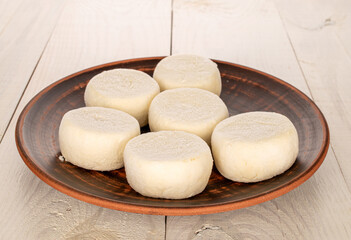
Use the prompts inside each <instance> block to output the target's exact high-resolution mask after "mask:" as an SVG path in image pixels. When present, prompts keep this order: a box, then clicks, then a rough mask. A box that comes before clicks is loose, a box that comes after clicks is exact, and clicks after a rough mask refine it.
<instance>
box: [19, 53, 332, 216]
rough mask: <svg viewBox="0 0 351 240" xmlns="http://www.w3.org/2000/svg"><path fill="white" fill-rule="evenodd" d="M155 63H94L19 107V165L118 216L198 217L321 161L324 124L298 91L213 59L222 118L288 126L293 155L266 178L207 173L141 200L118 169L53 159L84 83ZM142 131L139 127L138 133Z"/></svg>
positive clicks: (261, 196)
mask: <svg viewBox="0 0 351 240" xmlns="http://www.w3.org/2000/svg"><path fill="white" fill-rule="evenodd" d="M161 59H162V57H153V58H142V59H132V60H124V61H118V62H113V63H108V64H104V65H100V66H97V67H93V68H89V69H86V70H83V71H81V72H78V73H75V74H73V75H71V76H68V77H66V78H64V79H61V80H59V81H57V82H55V83H53V84H51V85H50V86H48V87H47V88H45V89H44V90H42V91H41V92H40V93H39V94H37V95H36V96H35V97H34V98H33V99H32V100H31V101H30V102H29V103H28V104H27V106H26V107H25V108H24V109H23V111H22V113H21V115H20V117H19V119H18V122H17V126H16V143H17V148H18V151H19V153H20V155H21V156H22V158H23V160H24V162H25V163H26V164H27V166H28V167H29V168H30V169H31V170H32V171H33V172H34V173H35V174H36V175H37V176H38V177H39V178H40V179H41V180H43V181H44V182H46V183H47V184H49V185H50V186H52V187H54V188H56V189H57V190H59V191H61V192H63V193H65V194H68V195H70V196H72V197H74V198H77V199H80V200H82V201H85V202H88V203H92V204H95V205H98V206H102V207H107V208H112V209H116V210H121V211H127V212H135V213H144V214H156V215H198V214H209V213H216V212H223V211H229V210H234V209H239V208H243V207H247V206H251V205H254V204H258V203H261V202H265V201H268V200H270V199H273V198H276V197H278V196H280V195H282V194H284V193H287V192H289V191H291V190H292V189H294V188H296V187H297V186H299V185H301V184H302V183H303V182H304V181H306V180H307V179H308V178H309V177H311V176H312V174H313V173H314V172H315V171H316V170H317V169H318V167H319V166H320V165H321V163H322V162H323V160H324V158H325V155H326V153H327V150H328V145H329V131H328V126H327V123H326V121H325V118H324V117H323V115H322V113H321V112H320V110H319V109H318V107H317V106H316V105H315V104H314V103H313V101H312V100H311V99H309V98H308V97H307V96H306V95H304V94H303V93H302V92H300V91H299V90H297V89H296V88H294V87H292V86H291V85H289V84H287V83H285V82H284V81H282V80H280V79H277V78H275V77H273V76H271V75H268V74H266V73H263V72H260V71H257V70H254V69H250V68H247V67H243V66H240V65H236V64H233V63H228V62H223V61H216V60H215V62H216V63H217V64H218V67H219V70H220V72H221V75H222V83H223V90H222V94H221V98H222V99H223V101H224V102H225V103H226V104H227V106H228V109H229V112H230V115H235V114H238V113H242V112H248V111H257V110H261V111H274V112H278V113H282V114H284V115H286V116H287V117H288V118H289V119H290V120H291V121H292V122H293V123H294V125H295V127H296V128H297V131H298V135H299V140H300V151H299V155H298V158H297V161H296V162H295V164H294V165H293V166H292V167H291V168H290V169H289V170H287V171H286V172H285V173H283V174H281V175H279V176H277V177H274V178H272V179H270V180H267V181H263V182H259V183H253V184H243V183H236V182H232V181H229V180H227V179H225V178H223V177H222V176H221V175H220V174H219V173H218V171H217V170H216V169H214V170H213V173H212V175H211V178H210V181H209V184H208V186H207V187H206V189H205V190H204V191H203V192H202V193H201V194H199V195H197V196H195V197H192V198H189V199H184V200H164V199H153V198H148V197H143V196H141V195H140V194H138V193H136V192H135V191H134V190H133V189H131V188H130V186H129V185H128V184H127V181H126V178H125V172H124V169H120V170H115V171H111V172H97V171H88V170H84V169H82V168H79V167H76V166H74V165H72V164H70V163H67V162H61V161H60V160H59V159H58V156H59V154H60V149H59V144H58V127H59V124H60V121H61V118H62V116H63V114H64V113H65V112H67V111H69V110H71V109H74V108H78V107H82V106H84V101H83V94H84V89H85V86H86V85H87V82H88V81H89V79H91V78H92V77H93V76H94V75H96V74H98V73H100V72H102V71H105V70H110V69H113V68H132V69H138V70H141V71H144V72H146V73H148V74H150V75H152V73H153V70H154V68H155V66H156V64H157V63H158V62H159V61H160V60H161ZM147 131H149V129H148V127H144V128H143V129H142V132H147Z"/></svg>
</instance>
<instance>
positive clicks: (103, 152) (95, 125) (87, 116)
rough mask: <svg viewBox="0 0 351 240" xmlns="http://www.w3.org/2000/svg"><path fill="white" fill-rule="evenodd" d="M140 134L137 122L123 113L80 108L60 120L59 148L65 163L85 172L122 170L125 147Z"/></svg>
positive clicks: (102, 109)
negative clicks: (87, 170) (85, 170)
mask: <svg viewBox="0 0 351 240" xmlns="http://www.w3.org/2000/svg"><path fill="white" fill-rule="evenodd" d="M139 134H140V127H139V123H138V121H137V120H136V119H135V118H133V117H132V116H130V115H129V114H127V113H125V112H122V111H119V110H115V109H111V108H102V107H83V108H78V109H74V110H71V111H69V112H67V113H65V115H64V116H63V118H62V121H61V124H60V128H59V144H60V148H61V153H62V155H63V157H64V159H65V160H66V161H68V162H71V163H72V164H74V165H77V166H79V167H82V168H86V169H91V170H99V171H109V170H114V169H118V168H121V167H123V150H124V147H125V145H126V143H127V142H128V141H129V140H130V139H131V138H133V137H135V136H138V135H139Z"/></svg>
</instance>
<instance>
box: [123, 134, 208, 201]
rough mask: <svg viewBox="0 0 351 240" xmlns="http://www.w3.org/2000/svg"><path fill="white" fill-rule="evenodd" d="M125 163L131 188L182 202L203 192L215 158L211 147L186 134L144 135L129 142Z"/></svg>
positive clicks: (149, 195)
mask: <svg viewBox="0 0 351 240" xmlns="http://www.w3.org/2000/svg"><path fill="white" fill-rule="evenodd" d="M124 163H125V170H126V176H127V180H128V183H129V185H130V186H131V187H132V188H133V189H134V190H135V191H137V192H138V193H140V194H142V195H144V196H148V197H154V198H167V199H182V198H189V197H191V196H194V195H196V194H198V193H200V192H202V191H203V190H204V189H205V187H206V185H207V183H208V180H209V177H210V174H211V171H212V165H213V159H212V155H211V150H210V148H209V147H208V145H207V144H206V143H205V142H204V141H203V140H202V139H201V138H199V137H198V136H196V135H194V134H190V133H186V132H182V131H160V132H150V133H146V134H141V135H140V136H138V137H135V138H133V139H132V140H130V141H129V142H128V144H127V145H126V148H125V151H124Z"/></svg>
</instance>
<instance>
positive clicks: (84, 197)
mask: <svg viewBox="0 0 351 240" xmlns="http://www.w3.org/2000/svg"><path fill="white" fill-rule="evenodd" d="M164 57H165V56H156V57H143V58H132V59H125V60H119V61H113V62H109V63H104V64H100V65H96V66H93V67H89V68H86V69H83V70H81V71H78V72H76V73H73V74H70V75H68V76H66V77H64V78H61V79H59V80H57V81H55V82H53V83H51V84H50V85H48V86H47V87H45V88H44V89H42V90H41V91H40V92H39V93H37V94H36V95H35V96H34V97H33V98H32V99H31V100H30V101H29V102H28V103H27V104H26V106H25V107H24V108H23V110H22V111H21V114H20V115H19V117H18V120H17V123H16V128H15V141H16V146H17V150H18V152H19V154H20V156H21V158H22V160H23V161H24V163H25V164H26V165H27V167H28V168H29V169H30V170H31V171H32V172H33V173H34V174H35V175H36V176H37V177H39V178H40V179H41V180H42V181H43V182H45V183H46V184H48V185H49V186H51V187H53V188H55V189H56V190H58V191H60V192H62V193H64V194H66V195H69V196H71V197H74V198H76V199H78V200H81V201H84V202H87V203H90V204H94V205H97V206H101V207H105V208H110V209H114V210H119V211H125V212H132V213H142V214H150V215H164V216H166V215H169V216H185V215H203V214H211V213H219V212H225V211H231V210H236V209H240V208H244V207H249V206H252V205H256V204H259V203H263V202H266V201H269V200H272V199H274V198H277V197H279V196H281V195H283V194H285V193H287V192H289V191H291V190H293V189H295V188H296V187H298V186H300V185H301V184H302V183H304V182H305V181H306V180H307V179H309V178H310V177H311V176H312V175H313V174H314V173H315V172H316V171H317V169H318V168H319V167H320V165H321V164H322V163H323V161H324V159H325V157H326V155H327V152H328V148H329V144H330V133H329V127H328V124H327V121H326V119H325V117H324V115H323V113H322V112H321V110H320V109H319V107H318V106H317V105H316V104H315V103H314V102H313V100H312V99H310V98H309V97H308V96H307V95H306V94H304V93H303V92H301V91H300V90H299V89H297V88H296V87H294V86H292V85H291V84H289V83H287V82H285V81H283V80H281V79H279V78H277V77H275V76H273V75H271V74H268V73H265V72H262V71H260V70H257V69H253V68H250V67H247V66H243V65H240V64H236V63H231V62H227V61H222V60H215V59H212V60H213V61H214V62H216V63H220V64H224V65H231V66H234V67H237V68H241V69H245V70H248V71H252V72H255V73H258V74H260V75H264V76H266V77H268V78H270V79H272V80H274V81H276V82H278V83H279V84H282V85H285V86H286V87H288V88H289V89H291V90H292V91H294V92H296V93H297V94H299V95H300V96H301V97H302V98H303V99H304V100H305V101H307V102H308V103H309V104H310V106H312V107H313V108H314V110H315V112H316V113H317V115H318V119H319V120H320V122H321V125H322V129H323V141H322V147H321V149H320V151H319V153H318V155H317V156H316V158H315V159H313V162H314V163H313V164H312V165H311V166H310V167H309V168H308V169H307V170H306V171H304V172H302V173H301V174H300V176H298V177H297V178H296V179H295V180H293V181H290V182H288V183H285V184H283V185H281V186H279V187H278V188H277V189H275V190H270V191H268V192H265V193H262V194H260V195H258V196H255V197H251V198H245V199H243V200H239V201H236V202H232V203H225V204H216V205H210V206H201V207H196V206H195V207H194V206H189V207H156V206H145V205H138V204H129V203H123V202H116V201H111V200H109V199H106V198H103V197H101V196H95V195H94V194H87V193H84V192H81V191H80V190H79V189H76V188H74V187H72V186H67V185H66V184H64V183H63V182H61V181H58V180H56V179H54V178H52V177H51V176H50V175H49V174H47V173H46V172H45V171H43V170H42V169H41V168H40V167H39V166H37V165H35V164H34V162H33V161H32V160H31V158H30V157H29V155H28V150H27V148H26V147H25V145H24V140H23V135H22V134H23V133H22V129H23V124H24V120H25V118H26V115H27V113H28V112H29V110H30V109H31V106H32V105H34V104H35V103H36V101H37V100H38V99H39V98H40V97H41V96H42V95H43V94H45V93H47V92H48V91H50V90H51V89H52V88H53V87H55V86H57V85H59V84H61V83H62V82H64V81H68V80H69V79H71V78H73V77H75V76H78V75H81V74H84V73H86V72H90V71H93V70H97V69H101V68H104V67H109V66H113V65H116V64H123V63H132V62H140V61H148V60H161V59H162V58H164Z"/></svg>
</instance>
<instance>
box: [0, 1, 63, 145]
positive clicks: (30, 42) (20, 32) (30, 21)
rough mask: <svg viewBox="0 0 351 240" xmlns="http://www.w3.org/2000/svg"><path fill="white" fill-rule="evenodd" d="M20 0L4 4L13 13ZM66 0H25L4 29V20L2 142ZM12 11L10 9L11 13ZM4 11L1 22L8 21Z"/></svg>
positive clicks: (0, 97)
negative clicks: (14, 6) (13, 8)
mask: <svg viewBox="0 0 351 240" xmlns="http://www.w3.org/2000/svg"><path fill="white" fill-rule="evenodd" d="M17 2H19V1H18V0H15V1H9V2H6V4H4V2H2V4H1V5H4V6H3V7H4V9H1V5H0V9H1V12H2V11H6V13H4V15H9V14H10V12H11V10H12V9H9V8H10V7H6V6H13V5H14V4H15V3H17ZM64 2H65V1H60V0H33V1H30V0H24V1H22V2H21V4H20V5H19V6H18V8H17V10H16V11H15V13H14V14H13V16H12V15H11V16H12V17H11V19H10V20H8V22H7V23H6V27H5V28H4V30H3V31H2V32H1V25H2V23H1V22H0V63H1V64H0V73H1V77H0V116H1V118H0V142H1V139H2V136H3V134H4V132H5V129H6V127H7V126H8V124H9V121H10V120H11V117H12V115H13V112H14V111H15V108H16V106H17V104H18V101H19V99H20V97H21V96H22V93H23V91H24V89H25V87H26V84H27V82H28V81H29V79H30V77H31V75H32V73H33V69H34V68H35V66H36V64H37V62H38V61H39V58H40V55H41V54H42V52H43V51H44V48H45V45H46V44H47V42H48V40H49V37H50V35H51V33H52V31H53V29H54V26H55V23H56V22H57V20H58V17H59V15H60V13H61V10H62V7H63V5H64ZM7 11H8V12H7ZM2 18H4V16H3V15H2V14H1V13H0V21H4V19H2Z"/></svg>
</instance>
